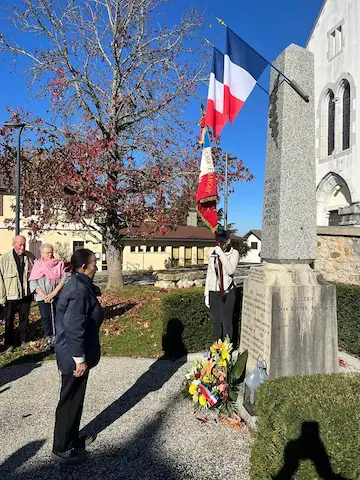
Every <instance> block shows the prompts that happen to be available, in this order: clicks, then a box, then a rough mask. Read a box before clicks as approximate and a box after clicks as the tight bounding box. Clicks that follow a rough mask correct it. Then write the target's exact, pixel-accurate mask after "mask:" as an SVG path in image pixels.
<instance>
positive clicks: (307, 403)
mask: <svg viewBox="0 0 360 480" xmlns="http://www.w3.org/2000/svg"><path fill="white" fill-rule="evenodd" d="M359 400H360V375H359V374H353V375H311V376H302V377H299V376H298V377H284V378H279V379H277V380H272V381H269V382H267V383H265V384H263V385H262V386H261V387H260V389H259V391H258V395H257V398H256V415H257V416H258V428H257V431H256V433H255V439H254V443H253V445H252V452H251V479H252V480H268V479H269V480H270V479H272V478H274V479H278V480H280V479H290V478H296V479H298V480H312V479H314V480H315V479H320V478H323V477H321V476H319V475H317V473H316V469H315V468H314V465H313V463H312V461H310V460H309V459H306V460H303V461H301V462H300V466H299V469H298V470H297V474H296V475H295V476H294V477H292V476H291V475H290V472H289V471H287V473H285V471H284V470H285V467H284V453H285V451H286V457H287V462H286V469H287V467H289V466H290V463H291V461H290V460H292V461H293V462H295V464H296V457H297V456H299V455H300V456H301V455H303V456H304V457H305V458H308V456H309V454H310V455H313V456H315V459H316V461H317V463H318V464H319V465H320V466H322V468H323V469H326V467H327V464H328V465H330V466H331V469H332V470H333V472H334V474H337V475H339V477H335V476H334V477H332V476H329V475H328V474H327V475H326V476H324V478H339V479H341V478H342V479H343V480H344V479H349V480H356V479H360V409H359ZM304 422H316V423H315V424H313V423H305V424H304ZM317 425H318V427H319V437H320V439H321V442H322V444H323V446H324V447H325V450H322V449H321V443H319V440H318V441H317V439H319V437H318V436H317V434H316V426H317ZM302 429H303V434H302V436H301V440H299V437H300V435H301V432H302ZM296 440H297V441H296ZM325 452H326V454H325ZM324 454H325V457H324ZM323 457H324V458H323ZM290 470H291V468H290ZM281 471H282V474H283V475H279V473H280V472H281Z"/></svg>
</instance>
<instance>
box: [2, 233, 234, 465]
mask: <svg viewBox="0 0 360 480" xmlns="http://www.w3.org/2000/svg"><path fill="white" fill-rule="evenodd" d="M25 245H26V239H25V238H24V237H23V236H21V235H18V236H16V237H14V239H13V248H12V250H11V251H10V252H8V253H6V254H4V255H2V256H1V257H0V305H2V306H3V307H5V352H4V353H5V354H7V353H11V352H12V351H13V349H14V348H15V346H16V344H17V343H18V340H17V339H16V338H15V330H14V319H15V314H16V312H18V314H19V329H18V332H19V336H20V339H19V340H20V342H21V348H23V349H24V350H26V349H27V348H28V343H27V342H28V327H29V312H30V307H31V302H32V300H33V296H34V295H35V300H36V301H37V303H38V306H39V310H40V314H41V320H42V325H43V329H44V334H45V342H44V344H45V345H46V346H48V347H51V346H53V345H54V346H55V354H56V361H57V366H58V369H59V371H60V372H61V390H60V399H59V402H58V405H57V408H56V414H55V428H54V441H53V449H52V458H53V459H54V460H56V461H57V462H60V463H65V464H75V463H80V462H83V461H85V460H86V458H87V456H86V451H85V447H86V446H87V445H89V444H90V443H91V442H92V441H93V440H94V437H91V436H88V437H84V436H80V433H79V429H80V420H81V415H82V410H83V404H84V398H85V390H86V384H87V380H88V376H89V369H91V368H92V367H94V366H95V365H97V363H98V362H99V360H100V340H99V330H100V325H101V323H102V321H103V319H104V312H103V309H102V307H101V306H100V303H99V301H98V299H97V297H98V296H99V295H100V291H99V289H98V288H97V287H96V286H95V285H94V283H93V278H94V275H95V272H96V270H97V267H96V257H95V255H94V253H93V252H92V251H91V250H88V249H80V250H77V251H76V252H74V254H73V255H72V258H71V264H72V268H73V271H72V274H71V275H68V274H67V273H66V271H65V266H64V262H63V261H62V260H61V259H56V258H54V250H53V246H52V245H50V244H46V243H45V244H43V245H41V247H40V255H41V258H40V259H38V260H35V257H34V255H33V254H32V253H30V252H28V251H26V249H25ZM238 261H239V253H238V252H237V251H236V250H234V249H233V248H232V247H231V245H230V239H229V236H228V235H227V234H226V232H224V233H221V234H220V235H218V245H217V246H216V247H215V250H214V253H213V255H211V258H210V260H209V265H208V270H207V276H206V285H205V303H206V305H207V306H208V307H209V308H210V312H211V315H212V320H213V337H214V340H218V339H223V338H224V337H225V336H226V335H229V337H230V339H231V338H232V334H233V327H232V318H233V310H234V304H235V283H234V280H233V277H234V273H235V270H236V266H237V264H238ZM55 332H56V336H55ZM54 336H55V337H54Z"/></svg>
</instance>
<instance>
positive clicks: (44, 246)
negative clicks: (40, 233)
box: [39, 243, 54, 253]
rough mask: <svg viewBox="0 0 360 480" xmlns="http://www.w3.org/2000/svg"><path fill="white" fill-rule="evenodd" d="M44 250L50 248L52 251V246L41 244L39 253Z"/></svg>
mask: <svg viewBox="0 0 360 480" xmlns="http://www.w3.org/2000/svg"><path fill="white" fill-rule="evenodd" d="M44 248H51V250H52V251H54V246H53V245H51V243H42V244H41V245H40V247H39V250H40V253H42V251H43V250H44Z"/></svg>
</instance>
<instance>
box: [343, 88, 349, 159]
mask: <svg viewBox="0 0 360 480" xmlns="http://www.w3.org/2000/svg"><path fill="white" fill-rule="evenodd" d="M343 88H344V91H343V98H342V103H343V125H342V149H343V150H347V149H348V148H350V84H349V82H348V81H347V80H344V81H343Z"/></svg>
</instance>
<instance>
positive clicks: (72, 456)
mask: <svg viewBox="0 0 360 480" xmlns="http://www.w3.org/2000/svg"><path fill="white" fill-rule="evenodd" d="M95 439H96V435H88V436H81V435H80V437H79V438H78V441H77V442H76V445H75V448H72V449H71V450H68V451H67V452H63V453H60V452H52V454H51V458H52V459H53V460H55V461H56V462H59V463H65V464H68V465H75V464H77V463H82V462H85V461H86V460H87V459H88V455H87V453H86V451H85V448H86V447H88V446H89V445H91V444H92V443H93V442H94V441H95Z"/></svg>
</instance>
